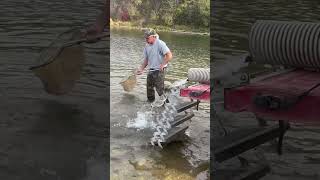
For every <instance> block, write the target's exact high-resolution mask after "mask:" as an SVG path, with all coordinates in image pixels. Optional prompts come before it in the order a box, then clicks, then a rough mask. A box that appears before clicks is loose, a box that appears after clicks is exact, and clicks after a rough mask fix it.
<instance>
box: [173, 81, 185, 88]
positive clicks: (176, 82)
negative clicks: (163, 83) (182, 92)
mask: <svg viewBox="0 0 320 180" xmlns="http://www.w3.org/2000/svg"><path fill="white" fill-rule="evenodd" d="M186 83H187V79H182V80H179V81H175V82H174V83H173V84H172V86H173V87H175V88H178V87H181V86H182V85H184V84H186Z"/></svg>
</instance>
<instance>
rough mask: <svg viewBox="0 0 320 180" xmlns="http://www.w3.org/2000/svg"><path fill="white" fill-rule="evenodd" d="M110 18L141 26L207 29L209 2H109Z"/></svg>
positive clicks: (198, 0)
mask: <svg viewBox="0 0 320 180" xmlns="http://www.w3.org/2000/svg"><path fill="white" fill-rule="evenodd" d="M110 2H111V18H112V19H113V20H115V21H132V22H133V21H135V22H138V24H140V25H141V26H146V25H150V24H153V25H161V26H168V27H172V28H174V27H175V26H179V25H184V26H189V27H193V28H195V27H202V28H203V27H206V28H208V27H209V22H210V1H209V0H111V1H110Z"/></svg>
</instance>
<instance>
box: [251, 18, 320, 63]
mask: <svg viewBox="0 0 320 180" xmlns="http://www.w3.org/2000/svg"><path fill="white" fill-rule="evenodd" d="M249 49H250V54H251V56H252V58H253V60H254V61H257V62H260V63H264V64H272V65H286V66H292V67H300V68H320V23H305V22H285V21H266V20H262V21H257V22H256V23H255V24H254V25H253V26H252V28H251V32H250V34H249Z"/></svg>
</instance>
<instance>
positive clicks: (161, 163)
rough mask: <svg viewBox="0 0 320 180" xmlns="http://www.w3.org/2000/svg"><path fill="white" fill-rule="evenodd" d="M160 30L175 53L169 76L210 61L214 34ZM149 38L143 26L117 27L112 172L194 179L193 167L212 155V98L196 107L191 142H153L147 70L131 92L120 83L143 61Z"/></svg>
mask: <svg viewBox="0 0 320 180" xmlns="http://www.w3.org/2000/svg"><path fill="white" fill-rule="evenodd" d="M159 35H160V39H162V40H164V41H165V42H166V44H167V45H168V47H169V48H170V49H171V51H172V52H173V56H174V58H173V59H172V63H171V64H170V67H169V71H168V74H167V75H166V80H167V81H170V82H171V83H173V82H175V81H177V80H184V79H186V77H187V72H188V69H189V68H192V67H202V68H203V67H204V68H206V67H209V37H208V36H198V35H181V34H175V33H162V32H160V33H159ZM144 44H145V41H144V38H143V32H142V31H135V30H131V31H128V30H113V31H111V44H110V45H111V60H110V64H111V71H110V76H111V82H110V83H111V86H110V89H111V92H110V94H111V96H110V98H111V104H110V106H111V112H110V114H111V119H110V124H111V129H110V136H111V137H110V145H111V148H110V150H111V177H112V179H139V178H144V179H159V178H160V179H165V178H167V179H177V178H181V179H194V178H195V176H196V175H197V174H196V173H192V170H193V169H197V167H198V166H199V165H200V164H202V163H203V162H205V161H207V160H208V159H209V123H210V122H209V112H210V111H209V104H206V103H203V104H201V106H200V110H199V111H195V112H194V113H195V116H194V118H192V120H193V121H192V122H191V126H190V128H189V130H188V131H189V134H190V137H189V139H187V141H186V142H185V143H182V144H172V146H169V147H166V148H165V149H164V150H162V151H161V150H159V149H157V148H153V147H151V146H147V143H148V142H150V138H151V137H152V133H153V130H152V128H146V126H149V127H150V126H151V127H152V124H151V122H150V118H149V117H148V112H151V107H150V106H151V105H150V104H149V103H147V97H146V73H144V74H143V75H139V76H137V85H136V87H135V88H134V89H133V91H131V92H125V91H124V90H123V88H122V86H121V85H120V84H119V82H121V80H122V79H123V77H125V76H126V75H127V74H128V73H130V72H131V71H132V70H133V69H135V68H137V67H139V66H140V65H141V63H142V52H143V47H144ZM182 82H183V81H180V83H182ZM176 85H179V84H176ZM128 126H129V127H128ZM206 167H207V168H208V166H206ZM204 170H205V168H204ZM197 172H198V171H197ZM198 173H199V172H198Z"/></svg>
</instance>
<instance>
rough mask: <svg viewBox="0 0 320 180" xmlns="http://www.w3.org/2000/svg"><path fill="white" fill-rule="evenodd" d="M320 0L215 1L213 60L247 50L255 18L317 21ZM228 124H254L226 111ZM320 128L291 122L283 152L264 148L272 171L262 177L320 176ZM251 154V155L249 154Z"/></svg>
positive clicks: (269, 179) (268, 179)
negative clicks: (279, 154)
mask: <svg viewBox="0 0 320 180" xmlns="http://www.w3.org/2000/svg"><path fill="white" fill-rule="evenodd" d="M319 6H320V4H319V3H318V1H315V0H310V1H301V0H293V1H283V0H279V1H265V0H256V1H246V0H240V1H231V0H226V1H220V0H216V1H214V9H213V10H214V12H215V15H214V17H213V32H214V36H213V39H211V42H212V43H213V47H212V52H211V53H213V56H214V61H216V62H218V61H222V62H223V61H228V60H229V58H230V57H232V56H236V55H241V54H244V53H246V52H247V51H248V40H247V35H248V32H249V30H250V27H251V25H252V24H253V23H254V22H255V21H256V20H263V19H266V20H285V21H307V22H318V21H319V19H320V15H319V13H318V11H317V10H318V8H319ZM226 114H228V113H225V116H226V117H225V118H224V119H225V120H224V123H225V125H226V127H227V128H229V129H233V128H239V127H243V126H247V125H249V124H254V123H255V121H254V119H253V117H252V116H250V115H248V114H242V115H241V114H237V115H230V114H228V115H226ZM319 140H320V128H318V127H305V126H295V125H292V127H291V130H289V131H288V132H287V134H286V137H285V138H284V144H283V155H282V156H278V155H277V154H276V153H275V147H273V146H271V145H270V143H267V144H265V145H263V146H261V148H260V149H261V151H262V152H263V154H264V155H265V156H266V159H267V160H269V161H270V163H271V167H272V172H271V173H270V174H269V175H268V176H266V177H264V178H262V179H264V180H274V179H279V180H280V179H281V180H282V179H297V180H298V179H299V180H311V179H312V180H313V179H319V178H320V174H319V171H318V170H319V168H318V164H319V163H320V157H319V155H318V154H319V152H320V147H319V146H318V142H319ZM249 157H250V156H249Z"/></svg>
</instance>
